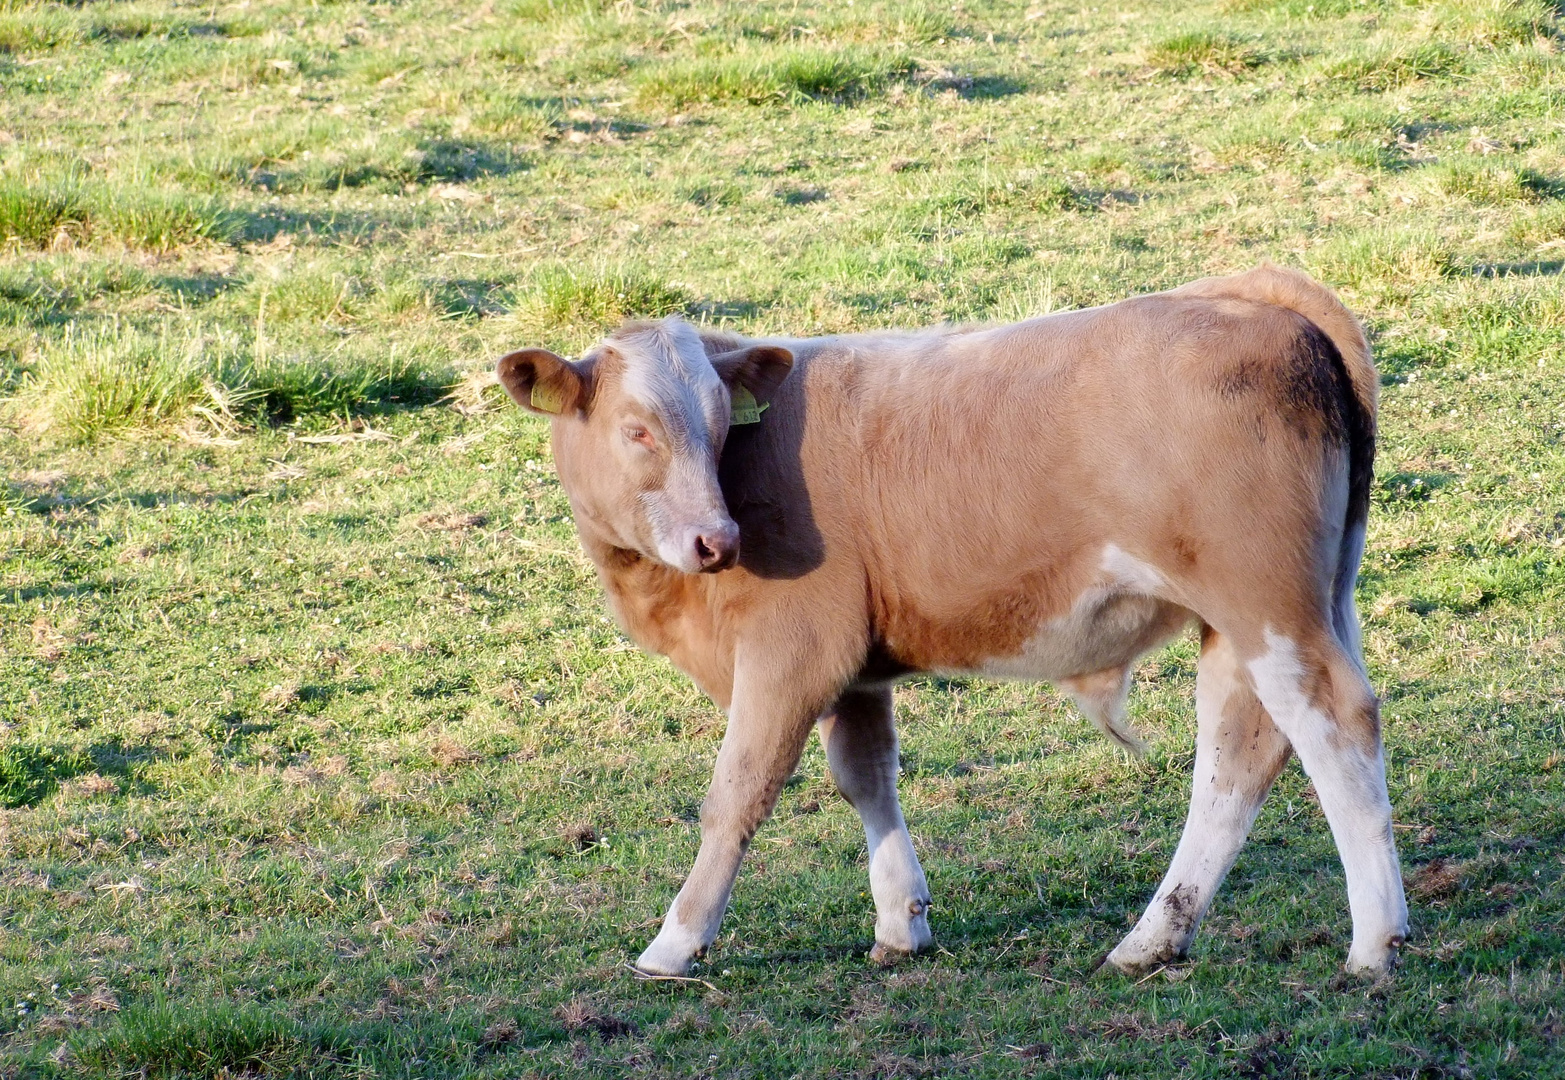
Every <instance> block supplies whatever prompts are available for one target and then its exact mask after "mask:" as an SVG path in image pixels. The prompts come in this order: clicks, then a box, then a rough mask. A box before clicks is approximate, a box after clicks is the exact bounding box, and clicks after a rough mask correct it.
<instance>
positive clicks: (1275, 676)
mask: <svg viewBox="0 0 1565 1080" xmlns="http://www.w3.org/2000/svg"><path fill="white" fill-rule="evenodd" d="M1265 637H1266V646H1267V651H1266V652H1265V653H1263V654H1261V655H1260V656H1258V657H1256V658H1255V659H1253V660H1251V661H1250V662H1249V665H1248V667H1249V671H1250V676H1251V678H1252V679H1253V680H1254V683H1255V692H1256V696H1257V697H1259V698H1260V699H1261V704H1262V705H1264V706H1265V707H1266V711H1267V712H1268V713H1270V714H1271V717H1272V720H1273V722H1274V723H1276V725H1277V727H1278V728H1279V729H1280V730H1281V731H1282V733H1283V734H1284V735H1286V736H1287V737H1288V741H1289V742H1291V743H1292V744H1293V749H1294V752H1295V753H1297V754H1298V755H1299V761H1300V763H1301V764H1303V766H1304V770H1305V772H1307V773H1308V774H1309V776H1310V779H1311V780H1312V781H1314V783H1315V790H1316V792H1317V793H1318V794H1319V796H1320V802H1321V808H1322V809H1323V810H1325V812H1326V820H1327V822H1328V823H1329V824H1330V825H1331V833H1332V837H1333V838H1334V839H1335V840H1336V843H1337V851H1338V854H1340V855H1341V857H1342V866H1343V869H1344V870H1345V871H1346V873H1347V878H1348V903H1349V906H1350V907H1351V908H1352V909H1353V947H1352V948H1351V949H1350V950H1349V951H1348V968H1349V970H1352V971H1363V972H1371V973H1377V972H1381V971H1384V970H1386V969H1387V968H1388V967H1389V965H1390V963H1391V961H1392V959H1393V958H1394V954H1395V950H1396V948H1397V947H1398V946H1400V944H1401V943H1402V940H1403V939H1404V938H1405V937H1406V936H1407V901H1406V900H1405V899H1404V897H1403V893H1402V871H1401V867H1400V865H1399V864H1398V862H1397V853H1396V844H1395V841H1394V839H1393V837H1392V833H1391V801H1390V799H1389V798H1388V796H1387V793H1386V769H1385V760H1384V758H1383V757H1382V756H1381V755H1379V754H1376V755H1374V756H1373V757H1371V756H1369V755H1367V754H1365V753H1364V752H1363V751H1362V750H1360V749H1359V748H1358V747H1357V746H1356V745H1355V744H1354V743H1353V742H1352V741H1351V740H1346V739H1342V738H1341V737H1340V735H1339V729H1338V725H1337V722H1336V720H1335V719H1333V718H1332V717H1331V716H1328V715H1327V714H1326V713H1324V712H1322V711H1321V710H1320V709H1318V708H1316V707H1315V706H1314V705H1313V704H1311V702H1310V699H1309V695H1308V694H1307V693H1306V692H1305V689H1304V674H1305V673H1304V666H1303V664H1302V663H1301V662H1300V660H1299V650H1298V646H1297V645H1296V644H1295V643H1294V642H1293V641H1291V640H1290V639H1288V638H1286V637H1283V636H1282V635H1281V634H1278V633H1276V632H1275V631H1273V630H1271V629H1270V628H1268V629H1267V631H1266V635H1265Z"/></svg>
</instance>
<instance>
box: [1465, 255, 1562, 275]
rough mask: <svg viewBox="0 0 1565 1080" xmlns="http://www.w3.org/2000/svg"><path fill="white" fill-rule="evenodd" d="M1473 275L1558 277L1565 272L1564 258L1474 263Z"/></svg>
mask: <svg viewBox="0 0 1565 1080" xmlns="http://www.w3.org/2000/svg"><path fill="white" fill-rule="evenodd" d="M1472 273H1473V276H1474V277H1491V278H1508V277H1558V276H1559V275H1561V274H1565V259H1530V260H1525V261H1521V262H1488V263H1474V264H1473V270H1472Z"/></svg>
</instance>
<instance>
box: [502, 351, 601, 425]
mask: <svg viewBox="0 0 1565 1080" xmlns="http://www.w3.org/2000/svg"><path fill="white" fill-rule="evenodd" d="M495 375H497V376H498V377H499V379H500V385H501V386H503V387H505V392H506V393H507V394H510V395H511V400H512V401H514V402H516V403H517V404H518V405H520V406H521V407H522V408H524V409H527V410H528V411H529V412H535V413H541V414H543V415H544V416H569V415H570V414H571V413H573V412H575V411H577V410H578V409H585V408H586V407H587V377H586V374H585V373H584V372H583V370H582V369H581V368H578V367H577V366H576V365H575V364H573V363H571V362H570V361H569V360H566V359H564V358H563V357H559V356H555V355H554V354H553V353H552V352H550V351H549V350H548V349H519V350H517V351H516V352H514V353H510V354H509V355H506V356H502V357H501V358H500V362H499V363H498V364H496V365H495Z"/></svg>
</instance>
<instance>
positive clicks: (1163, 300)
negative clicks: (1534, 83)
mask: <svg viewBox="0 0 1565 1080" xmlns="http://www.w3.org/2000/svg"><path fill="white" fill-rule="evenodd" d="M499 377H500V380H501V382H502V384H503V385H504V387H505V389H506V390H507V392H508V393H509V394H510V395H511V397H512V398H513V399H514V400H515V401H516V402H518V403H519V404H521V405H522V406H524V407H526V408H528V409H531V410H533V411H536V412H539V413H543V414H545V415H547V416H548V417H550V419H551V427H552V441H553V448H554V457H555V464H556V466H557V468H558V470H559V475H560V480H561V483H562V485H563V487H564V489H565V492H566V494H567V495H568V496H569V498H570V502H571V509H572V513H573V515H574V517H575V522H576V526H577V529H578V532H579V534H580V537H581V542H582V545H583V547H584V548H585V550H586V552H587V554H588V555H589V556H590V557H591V559H592V561H593V562H594V563H595V564H596V566H597V568H598V570H599V573H600V575H601V578H602V582H603V586H604V589H605V591H606V592H607V595H608V599H609V603H610V605H611V606H612V608H613V610H614V614H615V615H616V616H617V618H618V619H619V622H620V624H621V626H623V627H624V629H625V631H626V632H627V633H628V634H629V635H630V636H631V637H632V638H633V639H635V640H636V641H637V642H638V643H639V644H640V645H642V646H643V647H644V648H647V649H650V650H653V651H655V652H658V653H662V654H664V655H666V656H668V657H669V658H670V659H671V660H672V661H673V662H674V663H675V664H676V665H678V666H679V667H680V668H681V669H682V670H684V671H685V672H686V673H688V674H689V675H690V677H691V678H692V679H694V680H695V682H696V683H697V684H698V685H699V686H700V687H701V689H702V690H703V691H705V692H706V693H707V694H708V695H710V696H711V698H712V699H713V700H714V701H715V702H717V704H718V705H719V706H721V707H722V708H723V709H725V710H726V711H727V713H728V726H727V730H726V733H725V735H724V737H723V741H722V746H721V749H720V750H719V751H718V755H717V762H716V767H715V771H714V775H713V778H712V783H711V787H710V789H709V790H708V792H707V796H706V800H705V802H704V804H703V806H702V810H701V845H700V850H699V853H698V854H697V856H696V860H695V865H694V867H693V869H692V870H691V872H690V875H689V877H688V878H687V880H686V881H685V884H684V887H683V888H682V889H680V891H679V894H678V896H677V897H676V898H675V899H674V902H673V905H672V907H671V908H670V909H669V911H668V914H667V916H666V917H665V918H664V920H663V924H662V928H661V930H660V932H659V933H658V935H657V937H656V939H655V940H654V941H653V942H652V943H651V945H650V946H649V947H648V948H647V949H646V951H645V952H644V953H642V955H641V957H640V958H639V960H638V961H637V966H638V967H640V968H641V969H642V970H644V971H647V972H652V973H656V974H672V975H679V974H683V973H684V972H685V971H686V970H687V969H688V968H689V965H690V963H691V961H692V960H693V959H695V958H696V957H698V956H700V955H701V954H702V953H703V951H704V950H705V949H706V948H707V947H708V946H709V945H710V944H711V943H712V941H713V939H714V938H715V937H716V936H717V931H718V924H719V921H720V920H721V918H722V915H723V910H724V908H725V907H726V906H727V903H728V896H729V891H730V889H731V888H732V886H733V882H734V878H735V875H736V874H737V873H738V870H739V865H740V861H741V859H742V858H743V856H744V853H745V849H746V848H747V846H748V845H749V843H750V841H751V838H752V837H753V836H754V834H755V831H756V829H757V828H758V827H759V826H760V825H761V823H762V822H763V821H764V820H765V819H766V817H767V816H768V815H769V814H770V813H771V810H772V807H773V805H774V803H775V801H776V799H777V795H778V792H779V790H780V789H781V788H782V786H783V784H784V782H785V781H786V780H787V779H788V777H789V776H790V774H791V773H792V771H793V769H794V768H795V766H796V765H797V763H798V759H799V755H800V752H801V750H802V748H803V746H804V743H805V740H806V738H807V737H808V735H809V733H810V730H811V728H815V729H817V730H818V731H819V732H820V736H821V739H822V741H823V742H824V744H825V749H826V756H827V760H828V762H829V763H830V767H831V772H832V776H833V778H834V780H835V782H836V784H837V786H838V787H839V789H840V790H841V792H842V794H843V795H844V796H845V797H846V798H847V799H848V801H849V802H850V803H852V804H853V806H854V807H855V808H856V809H857V811H858V813H859V815H860V816H861V818H862V819H863V824H864V831H865V833H866V836H867V838H868V843H869V852H870V864H869V874H870V884H871V889H872V891H873V894H874V899H875V908H876V926H875V939H876V944H875V947H874V952H873V955H876V956H877V957H886V956H890V955H895V954H900V953H908V952H916V951H918V950H920V949H923V948H925V947H926V946H928V945H929V944H930V943H931V937H930V929H929V918H928V909H929V905H930V890H929V886H928V884H927V883H926V881H925V877H924V872H923V870H922V869H921V867H920V866H919V862H918V857H917V855H916V854H915V852H914V849H913V844H912V841H911V840H910V838H909V836H908V831H907V826H906V825H905V823H904V821H903V816H902V809H901V806H900V804H899V802H898V799H897V771H898V767H897V737H896V732H895V729H894V725H893V718H892V704H891V702H892V699H891V685H892V683H893V682H894V681H895V680H896V679H898V678H899V677H902V676H905V675H909V674H912V673H916V672H950V673H969V674H973V675H978V676H986V677H995V678H1017V679H1043V680H1050V681H1052V682H1054V683H1056V684H1058V685H1060V686H1061V687H1063V688H1064V689H1065V690H1067V691H1068V692H1069V693H1070V694H1071V695H1072V696H1073V697H1074V699H1075V700H1076V702H1077V703H1078V704H1079V705H1080V707H1081V709H1082V711H1083V712H1084V713H1085V714H1086V716H1087V717H1088V718H1089V719H1090V720H1091V721H1092V722H1093V723H1094V724H1096V725H1097V726H1098V727H1099V728H1100V729H1101V730H1102V731H1103V732H1104V733H1105V734H1106V735H1107V736H1109V737H1110V738H1112V739H1114V740H1115V741H1116V742H1119V743H1120V744H1122V745H1124V746H1126V747H1127V748H1131V749H1135V748H1137V747H1138V746H1139V743H1138V742H1137V740H1136V738H1135V736H1134V735H1133V734H1132V733H1131V731H1130V730H1129V727H1128V725H1127V723H1126V719H1125V715H1126V714H1125V698H1126V693H1127V691H1128V688H1129V685H1130V676H1131V671H1132V670H1133V666H1134V664H1135V663H1136V660H1137V658H1138V657H1140V656H1141V655H1142V654H1143V653H1145V652H1147V651H1148V650H1149V649H1153V648H1156V647H1157V646H1159V645H1161V644H1163V643H1164V642H1166V641H1167V640H1169V639H1170V638H1171V637H1172V636H1174V635H1176V634H1178V633H1179V632H1180V631H1181V630H1182V629H1184V628H1185V627H1186V626H1189V625H1192V624H1194V625H1196V626H1198V627H1199V633H1200V636H1201V656H1200V663H1199V669H1198V674H1197V679H1196V716H1197V728H1198V732H1197V744H1196V761H1195V777H1194V785H1193V790H1192V793H1191V799H1190V810H1189V817H1188V819H1187V821H1186V824H1185V829H1184V834H1183V837H1182V838H1181V840H1180V842H1179V847H1178V849H1177V850H1176V851H1175V853H1174V857H1173V861H1172V863H1171V865H1170V866H1169V869H1168V873H1167V875H1166V876H1165V877H1164V879H1163V881H1162V883H1161V884H1160V885H1159V886H1158V889H1157V891H1156V893H1155V894H1154V895H1153V897H1152V900H1151V902H1150V904H1149V905H1148V907H1147V909H1146V912H1145V914H1144V915H1142V917H1141V919H1140V921H1139V922H1138V923H1137V924H1136V926H1135V927H1134V928H1133V929H1132V930H1131V931H1130V933H1129V934H1128V935H1127V936H1126V937H1125V938H1124V940H1122V941H1121V942H1120V943H1119V945H1118V946H1117V947H1116V948H1115V949H1114V950H1113V951H1112V952H1111V953H1110V954H1109V956H1108V962H1109V963H1110V964H1112V965H1114V966H1115V967H1117V968H1120V969H1121V970H1124V971H1127V972H1133V971H1138V970H1142V969H1146V968H1148V967H1151V966H1153V965H1157V964H1161V963H1164V962H1167V961H1169V960H1171V959H1174V958H1177V957H1181V956H1184V955H1185V954H1186V952H1187V950H1188V948H1189V946H1190V943H1191V940H1192V938H1193V937H1194V936H1195V933H1196V928H1197V926H1198V925H1199V923H1200V920H1201V917H1202V915H1203V914H1204V913H1205V911H1206V909H1207V906H1208V904H1210V902H1211V900H1212V896H1213V893H1214V892H1215V891H1216V889H1217V888H1218V886H1219V884H1220V883H1221V882H1222V879H1223V877H1224V875H1225V874H1226V873H1227V872H1228V868H1229V867H1230V866H1231V865H1232V863H1233V860H1234V858H1235V856H1236V855H1237V854H1238V851H1239V848H1240V846H1241V845H1242V844H1243V842H1244V839H1245V836H1246V834H1247V833H1248V831H1249V828H1250V825H1251V823H1252V822H1253V821H1254V819H1255V815H1256V813H1257V812H1258V811H1259V809H1260V806H1261V803H1262V800H1264V799H1265V797H1266V794H1267V792H1268V791H1269V790H1270V788H1271V785H1272V782H1273V780H1274V779H1275V778H1276V776H1277V774H1278V772H1279V771H1280V770H1281V768H1282V767H1283V765H1284V764H1285V762H1286V761H1287V759H1288V757H1289V755H1290V753H1295V754H1297V755H1298V756H1299V759H1300V761H1301V763H1302V764H1303V766H1304V768H1305V770H1306V771H1307V772H1308V773H1309V775H1310V777H1311V779H1312V780H1313V781H1314V784H1315V789H1316V791H1317V792H1318V793H1319V796H1320V802H1321V805H1322V807H1323V809H1324V810H1325V813H1326V817H1327V820H1328V822H1329V824H1330V827H1331V830H1332V834H1333V837H1334V838H1335V840H1336V844H1337V849H1338V852H1339V853H1340V855H1341V858H1342V862H1343V866H1344V868H1345V870H1346V874H1347V887H1348V901H1349V905H1350V908H1351V911H1352V917H1353V943H1352V946H1351V948H1350V950H1349V953H1348V958H1347V964H1348V967H1349V969H1350V970H1353V971H1357V972H1361V973H1366V974H1371V975H1375V974H1379V973H1382V972H1385V971H1386V970H1387V969H1388V968H1389V967H1390V965H1391V964H1392V963H1393V961H1394V959H1395V955H1396V951H1397V949H1398V948H1399V946H1400V945H1401V943H1402V940H1403V937H1404V935H1405V934H1406V930H1407V907H1406V903H1405V901H1404V898H1403V893H1402V878H1401V874H1400V871H1399V867H1398V862H1397V855H1396V849H1395V846H1394V844H1393V839H1392V829H1391V810H1390V803H1389V801H1388V799H1387V794H1386V782H1385V768H1384V759H1383V753H1382V747H1381V737H1380V722H1379V713H1378V708H1377V702H1376V698H1375V695H1374V692H1373V690H1372V689H1371V686H1370V684H1369V681H1368V679H1367V678H1366V676H1365V670H1364V662H1363V657H1362V652H1361V647H1360V641H1359V626H1358V616H1357V613H1356V610H1355V607H1354V600H1353V586H1354V580H1355V577H1356V574H1357V570H1358V564H1359V560H1360V558H1361V556H1362V553H1363V548H1364V536H1365V517H1366V514H1367V512H1368V508H1369V483H1370V471H1371V466H1372V461H1373V455H1374V435H1375V405H1376V393H1377V387H1378V382H1377V377H1376V373H1375V368H1374V365H1373V362H1372V360H1371V358H1370V354H1369V348H1368V345H1367V342H1366V341H1365V338H1364V335H1363V332H1362V331H1361V329H1360V328H1359V325H1358V323H1357V322H1356V321H1355V320H1354V318H1353V316H1352V315H1351V314H1349V312H1348V311H1347V310H1346V309H1345V308H1344V307H1343V306H1342V305H1341V304H1340V303H1339V302H1338V301H1337V300H1336V298H1335V297H1334V296H1332V294H1331V293H1330V292H1329V291H1327V290H1326V289H1325V288H1323V287H1321V286H1320V285H1318V284H1316V283H1315V282H1314V281H1312V280H1311V279H1310V278H1308V277H1306V276H1305V275H1303V274H1300V273H1297V272H1294V271H1290V270H1286V269H1282V268H1279V267H1275V266H1262V267H1260V268H1258V269H1256V270H1253V271H1250V272H1248V273H1244V274H1239V275H1235V276H1232V277H1225V278H1208V279H1204V280H1201V281H1197V282H1193V283H1191V284H1189V285H1186V286H1184V287H1182V288H1178V289H1175V290H1173V291H1171V292H1165V293H1158V294H1155V295H1149V296H1141V297H1136V298H1132V299H1129V300H1125V301H1122V302H1120V303H1116V304H1111V305H1107V306H1104V307H1098V308H1091V309H1087V310H1082V311H1071V312H1065V313H1061V314H1055V315H1047V316H1043V317H1041V318H1036V319H1029V320H1027V321H1025V322H1020V323H1016V324H1013V325H1006V326H976V327H951V326H947V327H940V328H936V329H931V330H926V331H918V332H912V333H889V332H888V333H869V334H853V335H842V336H835V337H822V338H809V339H764V340H752V339H745V338H741V337H737V336H734V335H731V334H726V333H720V332H713V331H710V330H704V329H697V328H695V327H693V326H691V325H689V324H688V323H685V322H683V321H681V320H679V319H677V318H670V319H665V320H662V321H660V322H651V323H634V324H629V325H626V326H624V327H622V328H621V329H620V330H618V331H617V332H615V333H614V334H612V335H611V336H610V337H609V338H608V339H607V340H605V341H603V342H602V343H601V344H599V345H598V346H596V347H594V348H593V349H591V350H589V351H588V352H587V353H586V354H585V355H584V356H582V357H581V358H580V359H579V360H576V361H567V360H565V359H562V358H561V357H558V356H556V355H554V354H553V353H550V352H547V351H545V350H542V349H524V350H522V351H520V352H515V353H512V354H510V355H509V356H506V357H504V358H503V359H502V360H501V361H500V362H499Z"/></svg>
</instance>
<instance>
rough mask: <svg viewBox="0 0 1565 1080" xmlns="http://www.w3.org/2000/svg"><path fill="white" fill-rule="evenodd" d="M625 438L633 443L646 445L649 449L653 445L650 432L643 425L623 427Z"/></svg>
mask: <svg viewBox="0 0 1565 1080" xmlns="http://www.w3.org/2000/svg"><path fill="white" fill-rule="evenodd" d="M625 438H627V439H629V440H630V441H631V442H633V443H640V444H641V445H642V446H645V447H647V448H649V449H650V448H651V447H652V445H653V441H652V432H650V431H648V430H647V429H646V428H644V427H628V428H626V429H625Z"/></svg>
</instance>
